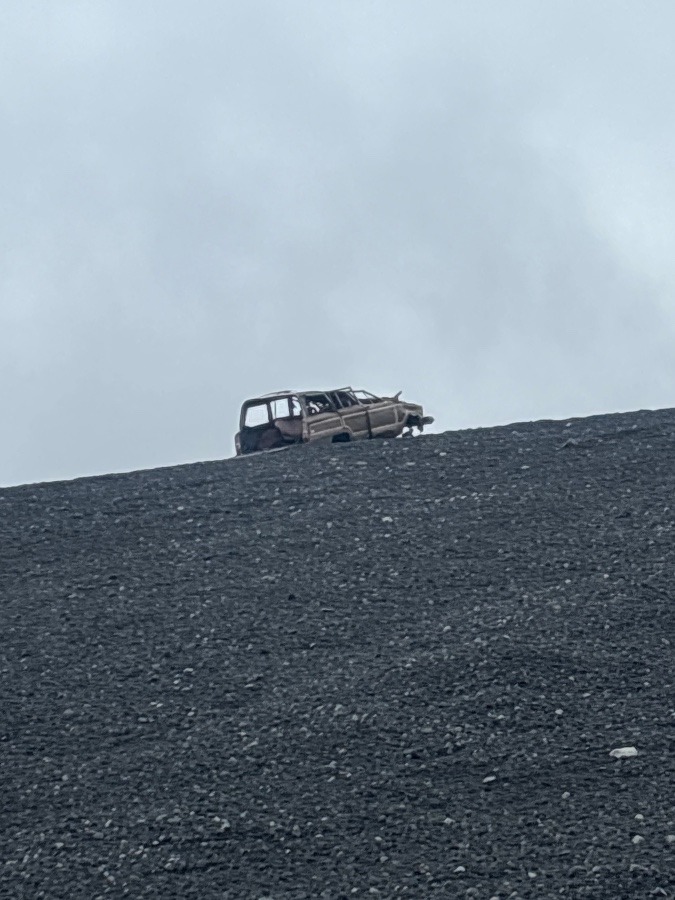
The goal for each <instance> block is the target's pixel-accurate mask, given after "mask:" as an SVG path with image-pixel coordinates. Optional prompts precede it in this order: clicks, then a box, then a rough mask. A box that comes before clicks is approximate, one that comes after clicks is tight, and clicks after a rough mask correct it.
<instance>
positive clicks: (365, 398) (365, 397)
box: [354, 391, 381, 403]
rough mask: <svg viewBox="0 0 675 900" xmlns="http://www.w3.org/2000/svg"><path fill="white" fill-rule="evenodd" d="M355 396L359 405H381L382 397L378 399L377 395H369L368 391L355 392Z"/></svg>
mask: <svg viewBox="0 0 675 900" xmlns="http://www.w3.org/2000/svg"><path fill="white" fill-rule="evenodd" d="M354 396H355V397H356V399H357V400H358V401H359V403H379V402H380V400H381V397H376V396H375V394H369V393H368V391H354Z"/></svg>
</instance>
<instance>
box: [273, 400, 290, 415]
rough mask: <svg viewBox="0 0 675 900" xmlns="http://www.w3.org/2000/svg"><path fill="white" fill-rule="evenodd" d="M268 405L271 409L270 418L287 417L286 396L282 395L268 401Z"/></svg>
mask: <svg viewBox="0 0 675 900" xmlns="http://www.w3.org/2000/svg"><path fill="white" fill-rule="evenodd" d="M270 407H271V409H272V418H273V419H287V418H288V398H287V397H282V398H279V399H278V400H272V402H271V403H270Z"/></svg>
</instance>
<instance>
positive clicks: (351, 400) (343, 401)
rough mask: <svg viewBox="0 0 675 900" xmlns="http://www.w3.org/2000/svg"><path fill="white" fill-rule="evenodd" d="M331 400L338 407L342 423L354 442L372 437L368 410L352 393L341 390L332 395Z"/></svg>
mask: <svg viewBox="0 0 675 900" xmlns="http://www.w3.org/2000/svg"><path fill="white" fill-rule="evenodd" d="M330 396H331V399H332V400H333V402H334V403H335V404H336V406H337V407H338V411H339V413H340V416H341V417H342V421H343V422H344V424H345V427H346V428H347V429H348V430H349V432H350V434H351V437H352V439H353V440H356V441H358V440H361V439H363V438H368V437H370V425H369V422H368V410H367V409H366V407H365V406H362V405H361V404H360V403H359V401H358V400H357V399H356V397H355V396H354V394H353V393H352V392H351V391H347V390H340V391H333V392H332V393H331V395H330Z"/></svg>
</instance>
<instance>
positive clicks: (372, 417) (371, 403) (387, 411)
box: [354, 391, 398, 437]
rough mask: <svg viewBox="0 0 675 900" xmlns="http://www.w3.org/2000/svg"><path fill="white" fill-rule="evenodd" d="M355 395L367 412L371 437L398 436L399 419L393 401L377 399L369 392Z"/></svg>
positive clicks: (357, 392)
mask: <svg viewBox="0 0 675 900" xmlns="http://www.w3.org/2000/svg"><path fill="white" fill-rule="evenodd" d="M354 394H355V396H356V398H357V399H358V400H359V401H360V402H361V403H362V404H364V406H365V409H366V410H367V413H368V420H369V423H370V436H371V437H381V436H382V435H386V434H396V432H397V428H398V417H397V414H396V412H397V411H396V403H394V401H393V400H388V399H386V398H382V397H376V396H375V395H374V394H369V393H368V392H367V391H355V392H354Z"/></svg>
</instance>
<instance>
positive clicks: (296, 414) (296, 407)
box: [290, 397, 302, 419]
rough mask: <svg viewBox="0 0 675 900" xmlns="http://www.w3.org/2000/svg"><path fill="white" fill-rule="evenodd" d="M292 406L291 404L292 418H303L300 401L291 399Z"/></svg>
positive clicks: (295, 398) (294, 398)
mask: <svg viewBox="0 0 675 900" xmlns="http://www.w3.org/2000/svg"><path fill="white" fill-rule="evenodd" d="M290 404H291V416H292V417H293V418H294V419H300V418H302V407H301V406H300V401H299V400H298V398H297V397H291V399H290Z"/></svg>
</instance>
